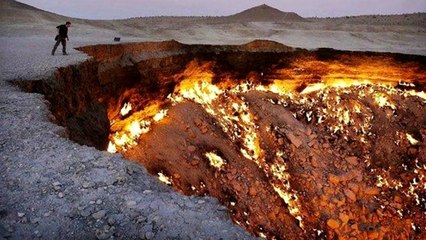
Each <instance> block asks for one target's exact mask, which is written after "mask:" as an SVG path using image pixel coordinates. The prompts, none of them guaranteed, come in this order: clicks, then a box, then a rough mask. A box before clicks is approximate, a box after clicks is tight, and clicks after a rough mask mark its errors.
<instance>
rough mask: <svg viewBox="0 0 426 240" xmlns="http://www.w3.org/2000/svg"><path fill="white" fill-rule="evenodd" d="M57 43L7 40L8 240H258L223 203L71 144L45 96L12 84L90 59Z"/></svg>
mask: <svg viewBox="0 0 426 240" xmlns="http://www.w3.org/2000/svg"><path fill="white" fill-rule="evenodd" d="M49 40H50V39H49ZM49 40H48V39H46V38H24V39H8V40H5V39H3V40H2V41H3V44H1V46H2V47H1V48H0V56H1V64H0V66H1V81H0V104H1V106H0V111H1V117H0V124H1V126H0V160H1V165H0V172H1V175H0V178H1V180H0V191H1V193H2V194H1V195H0V237H1V238H6V239H32V238H43V239H58V238H62V239H67V238H68V239H69V238H89V239H93V238H99V239H108V238H128V239H165V238H179V239H194V238H202V239H209V238H211V239H219V238H222V239H242V238H244V239H248V238H251V236H250V235H249V234H248V233H247V232H245V231H244V230H242V229H241V228H240V227H238V226H235V225H233V224H232V222H231V220H230V217H229V215H228V213H227V211H226V209H225V208H224V207H222V206H220V205H219V204H218V202H217V201H216V200H214V199H212V198H209V197H203V198H198V197H187V196H183V195H181V194H178V193H176V192H173V191H171V190H170V189H169V188H168V187H166V186H165V185H163V184H162V183H160V182H159V181H158V180H157V179H156V178H154V177H152V176H151V175H149V174H147V173H146V170H145V169H144V168H143V167H142V166H141V165H139V164H136V163H133V162H130V161H128V160H126V159H124V158H123V157H122V156H121V155H119V154H110V153H107V152H102V151H98V150H96V149H94V148H91V147H85V146H81V145H78V144H76V143H74V142H71V141H70V140H68V139H66V138H64V137H63V136H64V129H63V128H62V127H60V126H58V125H55V124H53V123H52V122H51V121H52V118H53V117H52V115H51V113H50V112H49V109H48V105H49V104H48V102H46V100H45V99H44V97H43V96H42V95H40V94H33V93H24V92H22V91H21V90H19V89H18V88H17V87H15V86H13V85H12V84H11V83H9V82H8V80H19V79H27V80H31V79H39V78H42V77H45V76H48V75H50V74H52V71H54V70H55V68H56V67H59V66H64V65H68V64H72V63H77V62H79V61H83V60H85V59H87V56H86V55H84V54H82V53H80V52H77V51H75V50H72V49H70V50H69V53H70V55H69V56H65V57H64V56H61V55H57V56H51V55H50V54H49V53H50V48H51V43H52V42H51V40H50V41H49Z"/></svg>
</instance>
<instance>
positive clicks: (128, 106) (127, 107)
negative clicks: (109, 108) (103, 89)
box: [120, 103, 132, 116]
mask: <svg viewBox="0 0 426 240" xmlns="http://www.w3.org/2000/svg"><path fill="white" fill-rule="evenodd" d="M131 110H132V105H131V104H130V103H125V104H124V106H123V108H122V109H121V110H120V114H121V116H125V115H127V114H128V113H129V112H130V111H131Z"/></svg>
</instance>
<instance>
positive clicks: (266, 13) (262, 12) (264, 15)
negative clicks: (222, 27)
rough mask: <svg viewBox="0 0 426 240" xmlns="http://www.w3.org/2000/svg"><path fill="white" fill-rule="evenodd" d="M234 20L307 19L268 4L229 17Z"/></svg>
mask: <svg viewBox="0 0 426 240" xmlns="http://www.w3.org/2000/svg"><path fill="white" fill-rule="evenodd" d="M228 18H231V19H233V20H243V21H244V20H246V21H261V22H270V21H283V20H284V21H305V19H304V18H303V17H301V16H299V15H298V14H297V13H294V12H283V11H281V10H279V9H276V8H273V7H271V6H268V5H266V4H262V5H259V6H257V7H253V8H249V9H247V10H245V11H242V12H240V13H237V14H234V15H231V16H229V17H228Z"/></svg>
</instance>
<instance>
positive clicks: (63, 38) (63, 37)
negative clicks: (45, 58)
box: [52, 22, 71, 55]
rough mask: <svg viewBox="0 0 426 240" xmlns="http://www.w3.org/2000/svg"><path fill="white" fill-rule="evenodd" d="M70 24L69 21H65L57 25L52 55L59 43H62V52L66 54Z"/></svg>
mask: <svg viewBox="0 0 426 240" xmlns="http://www.w3.org/2000/svg"><path fill="white" fill-rule="evenodd" d="M70 26H71V22H66V23H65V24H62V25H59V26H57V27H56V28H57V29H58V35H56V37H55V40H56V43H55V46H53V50H52V55H55V51H56V48H58V46H59V43H62V54H64V55H68V54H67V40H68V41H69V40H70V39H69V38H68V28H69V27H70Z"/></svg>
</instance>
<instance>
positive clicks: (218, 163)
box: [205, 152, 226, 170]
mask: <svg viewBox="0 0 426 240" xmlns="http://www.w3.org/2000/svg"><path fill="white" fill-rule="evenodd" d="M205 156H206V157H207V158H208V159H209V161H210V165H211V166H213V167H215V168H217V169H219V170H220V169H221V168H222V166H223V165H225V163H226V162H225V160H223V158H221V157H220V156H218V155H217V154H216V153H214V152H208V153H206V154H205Z"/></svg>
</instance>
